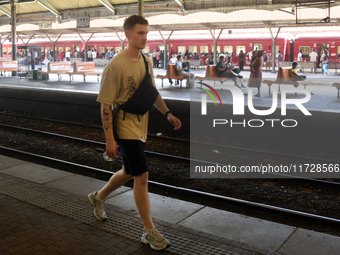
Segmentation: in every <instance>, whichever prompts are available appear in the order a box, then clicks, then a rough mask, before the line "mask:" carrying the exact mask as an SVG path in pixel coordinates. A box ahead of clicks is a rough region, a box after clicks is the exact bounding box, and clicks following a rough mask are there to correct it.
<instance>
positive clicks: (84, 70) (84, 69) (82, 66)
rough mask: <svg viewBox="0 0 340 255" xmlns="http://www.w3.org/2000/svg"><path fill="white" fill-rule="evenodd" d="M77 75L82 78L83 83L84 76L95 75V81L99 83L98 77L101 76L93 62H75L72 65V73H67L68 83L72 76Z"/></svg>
mask: <svg viewBox="0 0 340 255" xmlns="http://www.w3.org/2000/svg"><path fill="white" fill-rule="evenodd" d="M77 74H79V75H83V76H84V82H85V77H86V75H97V81H99V76H100V75H101V74H102V72H101V71H96V68H95V66H94V62H75V63H74V65H73V72H69V75H70V81H71V77H72V79H73V75H77Z"/></svg>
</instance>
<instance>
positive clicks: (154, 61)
mask: <svg viewBox="0 0 340 255" xmlns="http://www.w3.org/2000/svg"><path fill="white" fill-rule="evenodd" d="M152 59H153V67H156V64H157V59H156V51H155V50H153V51H152Z"/></svg>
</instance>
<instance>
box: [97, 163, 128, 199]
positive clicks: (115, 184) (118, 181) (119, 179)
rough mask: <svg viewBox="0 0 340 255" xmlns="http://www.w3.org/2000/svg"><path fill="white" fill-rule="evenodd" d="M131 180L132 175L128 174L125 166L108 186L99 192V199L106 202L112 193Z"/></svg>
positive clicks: (112, 178) (113, 176) (111, 179)
mask: <svg viewBox="0 0 340 255" xmlns="http://www.w3.org/2000/svg"><path fill="white" fill-rule="evenodd" d="M131 179H132V175H129V174H126V173H125V170H124V166H123V168H122V169H120V170H119V171H117V172H116V173H115V174H114V175H112V177H111V178H110V180H109V181H108V182H107V183H106V185H105V186H104V187H103V188H102V189H101V190H99V191H98V192H97V195H98V198H99V199H101V200H104V199H105V198H106V197H107V196H108V195H109V194H110V193H111V192H112V191H114V190H116V189H118V188H119V187H121V186H122V185H124V184H125V183H127V182H128V181H129V180H131Z"/></svg>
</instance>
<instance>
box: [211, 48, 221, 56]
mask: <svg viewBox="0 0 340 255" xmlns="http://www.w3.org/2000/svg"><path fill="white" fill-rule="evenodd" d="M211 52H214V46H211ZM217 53H218V54H220V53H221V46H217Z"/></svg>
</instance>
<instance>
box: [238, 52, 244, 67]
mask: <svg viewBox="0 0 340 255" xmlns="http://www.w3.org/2000/svg"><path fill="white" fill-rule="evenodd" d="M238 60H239V63H240V71H243V66H244V53H243V51H242V50H241V51H240V53H239V54H238Z"/></svg>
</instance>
